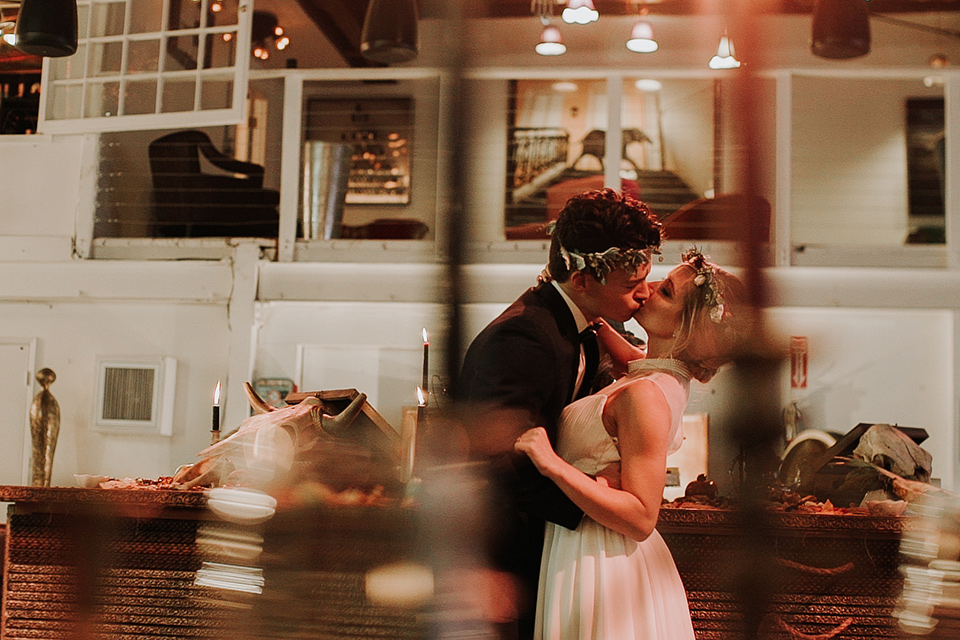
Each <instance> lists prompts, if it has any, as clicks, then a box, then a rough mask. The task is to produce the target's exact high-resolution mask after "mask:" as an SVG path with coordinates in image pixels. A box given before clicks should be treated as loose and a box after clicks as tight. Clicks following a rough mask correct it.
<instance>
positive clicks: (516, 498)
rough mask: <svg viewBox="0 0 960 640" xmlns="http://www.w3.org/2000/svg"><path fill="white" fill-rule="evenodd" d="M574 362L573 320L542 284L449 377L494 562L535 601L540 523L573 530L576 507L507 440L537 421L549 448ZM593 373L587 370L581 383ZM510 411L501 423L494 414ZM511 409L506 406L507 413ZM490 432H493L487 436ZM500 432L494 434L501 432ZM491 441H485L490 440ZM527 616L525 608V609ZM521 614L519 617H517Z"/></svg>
mask: <svg viewBox="0 0 960 640" xmlns="http://www.w3.org/2000/svg"><path fill="white" fill-rule="evenodd" d="M579 362H580V338H579V335H578V332H577V325H576V321H575V320H574V318H573V314H572V313H571V312H570V309H569V307H567V304H566V302H565V301H564V300H563V298H562V297H561V295H560V293H559V292H558V291H557V290H556V288H555V287H554V286H553V285H551V284H550V283H542V284H540V285H538V286H536V287H534V288H531V289H529V290H527V291H526V292H525V293H524V294H523V295H521V296H520V298H518V299H517V300H516V302H514V303H513V304H511V305H510V306H509V307H508V308H507V309H506V310H505V311H504V312H503V313H502V314H500V316H498V317H497V318H496V319H495V320H493V321H492V322H491V323H490V324H489V325H487V327H486V328H485V329H484V330H483V331H482V332H480V334H479V335H478V336H477V337H476V339H474V341H473V343H472V344H471V345H470V348H469V349H468V350H467V353H466V356H465V357H464V361H463V367H462V369H461V373H460V378H459V380H458V382H457V390H458V397H459V398H460V400H462V401H465V402H466V403H467V407H468V408H467V414H466V416H467V417H466V419H465V421H464V422H465V427H466V429H467V433H468V435H469V437H470V441H471V444H472V445H473V446H474V447H475V450H479V451H477V457H479V458H486V459H489V460H490V461H491V466H490V468H491V475H492V480H493V485H494V486H495V487H496V488H497V491H496V492H494V493H493V498H492V501H491V502H492V503H493V504H491V509H492V512H493V516H492V517H493V518H494V519H493V528H494V533H493V536H494V539H493V540H492V541H491V544H492V548H491V553H492V555H493V560H494V563H495V564H497V565H499V566H500V568H502V569H505V570H508V571H511V572H513V573H515V574H517V575H518V576H520V577H521V579H522V580H523V581H524V582H525V583H526V584H527V585H528V587H532V592H531V593H528V594H527V595H528V597H531V598H532V600H533V601H532V602H530V603H528V604H530V606H531V611H532V608H534V605H535V596H536V585H537V581H538V576H539V567H540V554H541V551H542V548H543V526H544V521H545V520H549V521H551V522H555V523H557V524H560V525H563V526H565V527H567V528H571V529H573V528H576V526H577V525H578V524H579V522H580V519H581V518H582V516H583V512H582V511H581V510H580V508H579V507H577V506H576V505H575V504H574V503H573V502H572V501H571V500H570V499H569V498H567V497H566V496H565V495H564V494H563V492H562V491H560V489H559V488H558V487H557V486H556V485H555V484H554V483H553V482H552V481H550V480H548V479H547V478H545V477H543V476H542V475H540V473H539V472H538V471H537V469H536V467H534V466H533V463H532V462H530V459H529V458H527V457H526V456H525V455H519V454H515V453H513V450H512V445H513V441H514V440H515V439H516V437H517V436H519V435H520V434H521V433H523V432H524V431H526V430H527V429H528V428H531V427H534V426H543V427H544V428H546V430H547V433H548V434H549V436H550V440H551V442H553V443H554V446H556V438H557V421H558V419H559V418H560V413H561V412H562V411H563V408H564V407H565V406H566V405H567V404H569V403H570V401H571V396H572V395H573V390H574V387H575V385H576V378H577V368H578V366H579ZM593 373H594V372H590V371H587V372H586V375H585V377H584V380H585V382H584V383H583V384H589V383H588V381H589V380H591V379H592V377H593ZM502 410H507V413H508V414H510V415H511V416H513V422H512V423H511V422H510V421H509V420H508V421H507V423H506V424H504V421H503V420H498V419H497V416H498V415H502V414H498V413H497V412H498V411H502ZM511 410H512V411H511ZM492 430H497V433H494V434H492V435H491V433H490V432H491V431H492ZM501 432H502V433H501ZM491 442H492V444H491ZM527 614H528V615H531V617H532V613H531V612H530V611H528V612H527ZM522 616H523V614H521V617H522Z"/></svg>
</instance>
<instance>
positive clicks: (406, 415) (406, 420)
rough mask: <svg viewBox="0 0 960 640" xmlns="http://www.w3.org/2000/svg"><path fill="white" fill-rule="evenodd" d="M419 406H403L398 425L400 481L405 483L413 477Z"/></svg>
mask: <svg viewBox="0 0 960 640" xmlns="http://www.w3.org/2000/svg"><path fill="white" fill-rule="evenodd" d="M419 412H420V409H419V407H404V408H403V421H402V422H401V425H400V474H399V477H400V482H402V483H404V484H406V483H408V482H410V479H411V478H413V465H414V463H415V461H416V450H417V422H418V419H417V416H418V414H419Z"/></svg>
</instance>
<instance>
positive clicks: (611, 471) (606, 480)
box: [596, 462, 621, 489]
mask: <svg viewBox="0 0 960 640" xmlns="http://www.w3.org/2000/svg"><path fill="white" fill-rule="evenodd" d="M596 478H597V482H599V483H600V484H602V485H605V486H607V487H611V488H613V489H620V488H621V487H620V463H619V462H614V463H613V464H611V465H609V466H607V467H604V468H603V469H601V470H600V471H599V472H598V473H597V476H596Z"/></svg>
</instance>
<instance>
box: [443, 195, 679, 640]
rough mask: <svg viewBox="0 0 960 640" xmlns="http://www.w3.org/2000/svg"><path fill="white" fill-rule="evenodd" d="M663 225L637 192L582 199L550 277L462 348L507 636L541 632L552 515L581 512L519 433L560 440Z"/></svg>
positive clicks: (641, 290) (553, 247) (631, 306)
mask: <svg viewBox="0 0 960 640" xmlns="http://www.w3.org/2000/svg"><path fill="white" fill-rule="evenodd" d="M660 232H661V225H660V222H659V221H658V220H657V217H656V216H655V215H654V214H653V212H652V211H651V210H650V208H649V207H647V205H646V204H644V203H642V202H640V201H638V200H635V199H634V198H632V197H630V196H628V195H624V194H622V193H619V192H617V191H614V190H613V189H602V190H598V191H586V192H584V193H581V194H579V195H576V196H574V197H573V198H571V199H570V200H568V201H567V203H566V204H565V205H564V207H563V209H562V210H561V211H560V214H559V217H558V218H557V222H556V227H555V228H554V229H553V231H552V234H551V235H552V239H551V242H550V254H549V264H548V268H547V271H546V272H545V273H544V275H543V277H541V278H540V283H539V284H538V285H537V286H535V287H533V288H531V289H529V290H527V291H525V292H524V293H523V294H522V295H521V296H520V297H519V298H518V299H517V300H516V301H515V302H514V303H513V304H511V305H510V306H509V307H508V308H507V309H506V310H505V311H504V312H503V313H502V314H500V316H499V317H497V318H496V319H495V320H493V321H492V322H491V323H490V324H489V325H487V326H486V327H485V328H484V329H483V331H481V332H480V334H479V335H478V336H477V337H476V338H475V339H474V341H473V343H472V344H471V345H470V348H469V349H468V350H467V353H466V356H465V357H464V360H463V366H462V367H461V372H460V377H459V380H458V382H457V387H456V390H457V392H456V393H457V399H458V400H460V401H461V402H464V403H469V407H470V411H469V415H467V416H466V418H465V419H464V427H465V431H466V434H467V437H468V439H469V444H470V454H471V455H472V457H473V458H475V459H477V460H484V461H487V462H489V463H490V472H489V475H490V478H491V479H492V483H493V486H494V487H495V490H494V491H493V492H491V493H492V495H491V496H490V497H489V500H488V503H489V504H488V505H487V506H488V517H489V520H490V522H491V523H492V525H491V529H492V531H491V540H490V543H491V546H492V547H493V549H492V550H491V552H490V554H491V561H492V564H493V570H494V572H495V575H496V578H497V579H498V580H502V581H504V582H507V583H509V585H510V586H509V587H507V588H503V589H498V592H499V593H500V594H502V597H501V601H502V602H503V603H505V605H501V604H500V603H498V606H502V609H503V610H502V611H498V612H497V614H496V615H494V616H491V617H493V618H495V619H496V620H497V622H500V619H504V621H503V622H502V623H500V626H499V627H498V628H497V632H498V633H499V634H500V637H507V638H517V637H519V638H520V640H528V639H529V638H531V637H532V636H533V627H534V619H535V611H534V603H535V599H536V590H537V580H538V577H539V574H540V556H541V550H542V546H543V526H544V522H545V521H549V522H553V523H558V524H559V525H562V526H565V527H569V528H570V529H574V528H576V527H577V525H578V524H579V523H580V521H581V518H582V517H583V511H582V510H581V509H580V508H579V507H578V506H577V505H576V504H574V503H573V502H572V501H571V500H570V499H569V498H568V497H567V496H565V495H564V494H563V492H562V491H560V490H559V489H558V488H557V486H556V485H555V484H554V483H553V482H552V481H551V480H550V479H549V478H545V477H544V476H543V475H541V474H540V473H539V472H538V471H537V469H536V468H535V467H534V466H533V464H531V462H530V461H529V460H528V459H527V457H526V456H523V455H518V454H517V453H516V452H515V451H514V442H515V441H516V438H517V436H519V435H520V434H522V433H524V432H525V431H526V430H527V429H529V428H531V427H534V426H537V425H542V426H543V427H544V428H545V429H546V433H547V434H548V435H549V437H550V438H551V439H553V438H554V437H555V436H556V429H557V421H558V420H559V418H560V414H561V412H562V411H563V408H564V407H565V406H567V405H568V404H569V403H570V402H571V401H573V400H574V399H575V398H579V397H581V396H584V395H587V394H589V393H590V390H591V383H592V382H593V379H594V377H595V375H596V372H597V365H598V361H599V358H598V352H597V341H596V335H595V334H594V333H593V332H592V331H591V330H590V327H589V325H590V323H592V322H594V321H595V320H597V319H598V318H600V317H605V318H608V319H610V320H612V321H615V322H624V321H626V320H629V319H630V317H631V315H632V314H633V313H634V312H635V311H637V309H638V308H640V306H641V305H642V304H643V301H644V300H645V299H646V298H647V297H648V295H649V288H648V286H647V280H646V279H647V275H648V274H649V273H650V268H651V257H652V255H653V254H655V253H659V252H660V251H659V247H660ZM465 413H466V412H465ZM511 590H513V591H517V590H519V593H514V594H513V595H515V596H516V597H511V593H510V592H511ZM508 609H513V610H508ZM511 618H513V619H511ZM511 627H512V628H511ZM518 634H519V635H518Z"/></svg>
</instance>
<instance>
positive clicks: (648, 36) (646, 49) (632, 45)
mask: <svg viewBox="0 0 960 640" xmlns="http://www.w3.org/2000/svg"><path fill="white" fill-rule="evenodd" d="M659 48H660V45H659V44H658V43H657V41H656V39H655V38H654V37H653V26H651V25H650V23H649V22H647V21H646V20H643V19H640V20H637V23H636V24H634V25H633V29H632V30H631V31H630V39H629V40H627V49H630V51H634V52H636V53H653V52H654V51H656V50H657V49H659Z"/></svg>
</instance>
